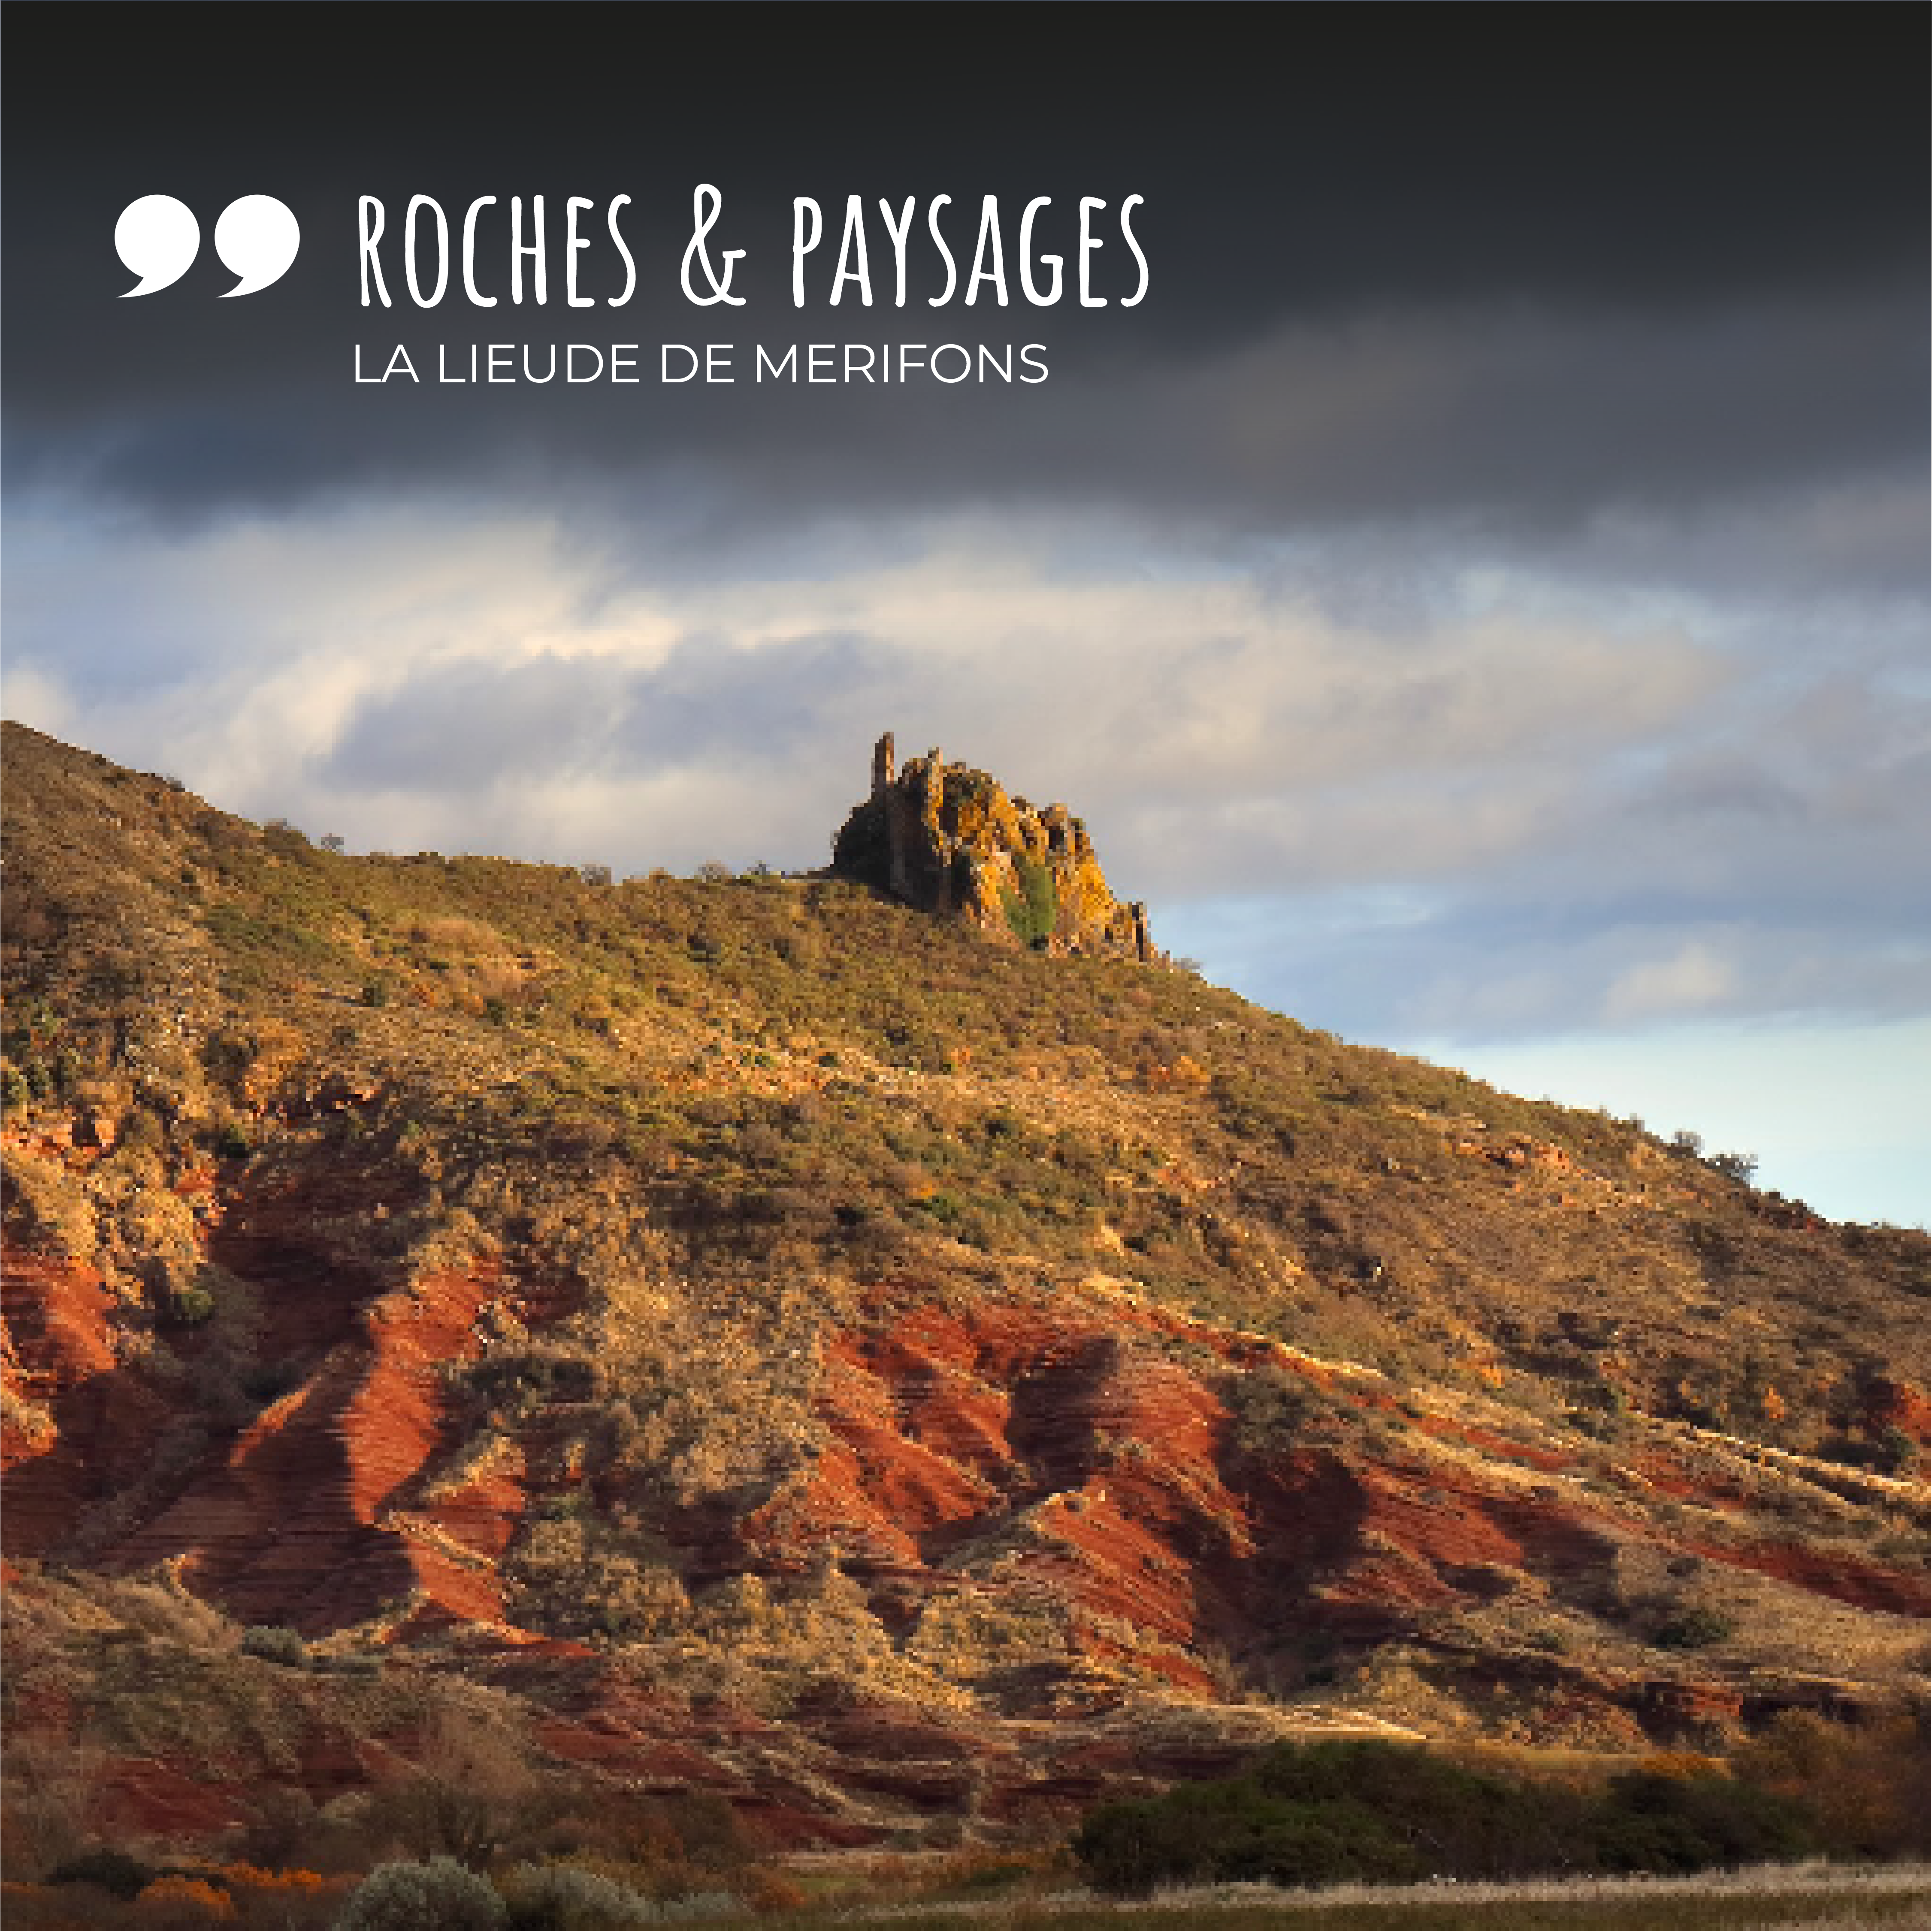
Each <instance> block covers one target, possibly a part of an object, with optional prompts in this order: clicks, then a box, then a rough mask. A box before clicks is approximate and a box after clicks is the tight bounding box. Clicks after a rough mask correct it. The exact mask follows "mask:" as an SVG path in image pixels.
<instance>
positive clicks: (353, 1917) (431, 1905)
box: [335, 1857, 505, 1931]
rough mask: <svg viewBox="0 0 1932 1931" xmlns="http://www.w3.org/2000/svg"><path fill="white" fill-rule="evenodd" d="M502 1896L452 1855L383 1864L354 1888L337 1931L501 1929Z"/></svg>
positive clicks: (490, 1930)
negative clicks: (424, 1860)
mask: <svg viewBox="0 0 1932 1931" xmlns="http://www.w3.org/2000/svg"><path fill="white" fill-rule="evenodd" d="M504 1917H505V1912H504V1909H503V1900H502V1899H501V1898H500V1897H499V1896H497V1895H496V1892H495V1891H494V1890H492V1889H491V1887H490V1885H489V1884H488V1883H487V1882H486V1881H484V1879H483V1878H480V1877H478V1875H476V1874H475V1872H474V1871H468V1870H465V1869H463V1866H461V1865H460V1864H459V1863H458V1862H457V1861H456V1860H455V1858H453V1857H432V1858H431V1859H430V1860H429V1861H428V1863H420V1864H418V1863H392V1864H378V1865H377V1866H376V1868H375V1869H374V1870H373V1871H371V1872H370V1873H369V1875H368V1876H367V1877H366V1878H364V1879H363V1880H362V1882H361V1883H360V1884H358V1885H357V1886H356V1888H355V1890H353V1891H352V1892H350V1896H349V1902H347V1904H346V1905H344V1907H343V1911H342V1915H341V1917H338V1919H337V1920H335V1931H502V1925H503V1922H504Z"/></svg>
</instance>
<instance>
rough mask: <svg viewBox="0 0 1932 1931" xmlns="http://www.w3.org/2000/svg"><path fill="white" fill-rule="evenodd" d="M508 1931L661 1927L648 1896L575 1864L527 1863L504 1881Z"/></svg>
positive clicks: (611, 1930)
mask: <svg viewBox="0 0 1932 1931" xmlns="http://www.w3.org/2000/svg"><path fill="white" fill-rule="evenodd" d="M503 1901H504V1903H505V1905H506V1906H507V1907H508V1916H507V1918H506V1920H505V1923H506V1926H507V1931H631V1926H636V1925H645V1924H657V1923H662V1921H663V1917H662V1914H661V1912H660V1911H658V1908H657V1907H656V1906H655V1905H653V1904H652V1902H650V1900H649V1899H648V1898H643V1897H640V1896H638V1895H637V1893H636V1892H635V1891H634V1890H627V1889H626V1888H625V1887H624V1886H623V1885H622V1884H616V1883H613V1881H611V1880H610V1878H607V1877H603V1876H601V1875H598V1873H597V1872H595V1871H587V1870H584V1869H580V1867H579V1866H577V1865H574V1864H534V1865H532V1864H526V1865H524V1866H522V1867H520V1869H516V1870H514V1871H512V1872H511V1873H510V1875H509V1876H508V1878H505V1880H504V1882H503Z"/></svg>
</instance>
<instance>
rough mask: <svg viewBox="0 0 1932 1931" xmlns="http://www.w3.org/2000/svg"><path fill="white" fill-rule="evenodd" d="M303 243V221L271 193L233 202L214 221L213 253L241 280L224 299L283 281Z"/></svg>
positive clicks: (249, 195)
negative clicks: (300, 221)
mask: <svg viewBox="0 0 1932 1931" xmlns="http://www.w3.org/2000/svg"><path fill="white" fill-rule="evenodd" d="M301 246H302V226H301V224H300V223H299V222H298V221H296V218H295V216H294V215H292V214H291V213H290V212H289V210H288V209H287V207H286V206H284V204H283V203H281V202H279V201H278V200H276V199H275V197H274V196H273V195H272V194H245V195H243V196H242V198H241V200H239V201H231V202H229V204H228V206H226V208H224V209H222V211H221V218H220V220H219V221H217V222H216V223H215V224H214V252H215V253H216V254H217V255H219V256H220V257H221V259H222V260H223V262H224V263H226V265H227V266H228V267H229V269H231V270H232V271H233V272H234V273H235V274H236V275H239V276H240V277H241V278H242V279H241V280H240V281H238V282H237V283H236V284H235V286H234V287H233V288H231V289H229V290H228V293H227V294H226V295H223V296H222V298H221V299H222V300H223V302H226V300H227V299H228V298H229V296H234V295H253V294H254V293H255V291H256V290H257V289H258V288H266V287H268V285H269V283H271V282H272V281H281V278H282V277H283V276H284V275H287V273H288V272H289V264H290V263H291V262H293V260H295V258H296V250H297V249H298V248H300V247H301Z"/></svg>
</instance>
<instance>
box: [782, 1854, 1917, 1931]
mask: <svg viewBox="0 0 1932 1931" xmlns="http://www.w3.org/2000/svg"><path fill="white" fill-rule="evenodd" d="M867 1915H872V1914H867ZM877 1915H879V1916H883V1917H889V1919H890V1920H891V1921H892V1922H893V1923H901V1924H916V1925H920V1926H946V1925H958V1926H962V1927H966V1926H971V1927H974V1931H986V1927H987V1926H995V1925H997V1926H1022V1925H1034V1924H1038V1925H1041V1926H1052V1931H1087V1927H1089V1926H1092V1927H1103V1926H1114V1927H1116V1931H1121V1920H1129V1922H1130V1923H1131V1924H1132V1926H1133V1931H1157V1928H1158V1931H1165V1927H1168V1926H1175V1927H1180V1926H1192V1925H1223V1926H1226V1925H1229V1923H1230V1921H1231V1920H1232V1922H1233V1923H1235V1924H1238V1926H1240V1927H1241V1931H1259V1927H1260V1926H1273V1925H1282V1926H1307V1927H1310V1931H1314V1927H1316V1926H1319V1931H1782V1928H1783V1927H1784V1926H1801V1925H1802V1926H1816V1927H1819V1931H1865V1927H1867V1926H1870V1927H1873V1931H1877V1928H1878V1927H1886V1931H1889V1927H1891V1926H1908V1925H1909V1926H1921V1925H1923V1924H1924V1923H1926V1922H1927V1919H1928V1916H1932V1872H1927V1871H1926V1870H1925V1869H1923V1868H1900V1867H1898V1866H1891V1867H1888V1868H1873V1869H1845V1868H1843V1867H1841V1868H1836V1869H1833V1868H1830V1867H1827V1866H1822V1865H1814V1866H1798V1867H1796V1868H1794V1867H1793V1866H1788V1865H1787V1866H1776V1867H1765V1868H1762V1869H1752V1870H1745V1871H1728V1872H1718V1873H1706V1874H1705V1875H1701V1876H1698V1877H1690V1878H1577V1879H1573V1880H1569V1881H1530V1882H1526V1883H1520V1884H1459V1885H1454V1886H1448V1885H1439V1884H1416V1885H1381V1884H1343V1885H1337V1886H1334V1887H1329V1888H1327V1889H1325V1890H1319V1891H1304V1892H1285V1891H1281V1890H1272V1889H1271V1888H1270V1887H1267V1886H1265V1885H1259V1884H1247V1885H1244V1884H1229V1885H1220V1886H1217V1887H1214V1888H1212V1889H1204V1890H1193V1891H1185V1892H1169V1893H1165V1894H1163V1895H1162V1896H1158V1897H1156V1898H1154V1899H1151V1900H1149V1901H1148V1902H1143V1903H1101V1902H1097V1901H1094V1900H1092V1899H1087V1898H1085V1897H1074V1896H1061V1897H1036V1898H1031V1899H1002V1900H999V1901H991V1900H989V1901H987V1902H980V1903H975V1904H969V1905H959V1904H956V1905H941V1906H933V1907H913V1908H907V1909H903V1910H897V1911H889V1912H885V1913H881V1914H877ZM799 1921H801V1920H796V1919H795V1920H793V1922H795V1923H796V1922H799ZM839 1921H844V1922H850V1918H849V1917H844V1918H841V1920H839Z"/></svg>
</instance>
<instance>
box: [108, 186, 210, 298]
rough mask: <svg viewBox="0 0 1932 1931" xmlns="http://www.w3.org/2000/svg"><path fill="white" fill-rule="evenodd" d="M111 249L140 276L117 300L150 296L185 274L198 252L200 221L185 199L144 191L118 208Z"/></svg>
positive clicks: (129, 270) (132, 272) (130, 270)
mask: <svg viewBox="0 0 1932 1931" xmlns="http://www.w3.org/2000/svg"><path fill="white" fill-rule="evenodd" d="M114 252H115V254H117V255H118V256H119V257H121V263H122V266H124V267H125V268H126V269H127V270H128V272H130V274H133V275H139V277H140V278H141V279H140V281H139V284H137V285H136V287H133V288H130V289H127V290H124V291H123V292H122V294H121V300H122V301H123V302H125V301H126V300H127V297H128V296H130V295H152V294H153V293H154V291H155V290H156V289H157V288H166V287H167V286H168V285H169V283H171V282H176V281H180V280H181V277H182V276H183V275H186V274H187V272H188V269H189V268H190V266H192V264H193V261H194V258H195V257H196V255H197V254H199V253H200V252H201V224H200V223H199V221H196V219H195V218H194V210H193V209H192V208H190V206H188V205H187V203H186V202H185V201H177V200H175V198H174V197H173V196H172V194H144V195H142V197H141V198H140V200H138V201H130V202H129V203H128V204H127V206H126V207H124V209H121V218H120V220H119V221H116V222H115V224H114Z"/></svg>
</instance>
